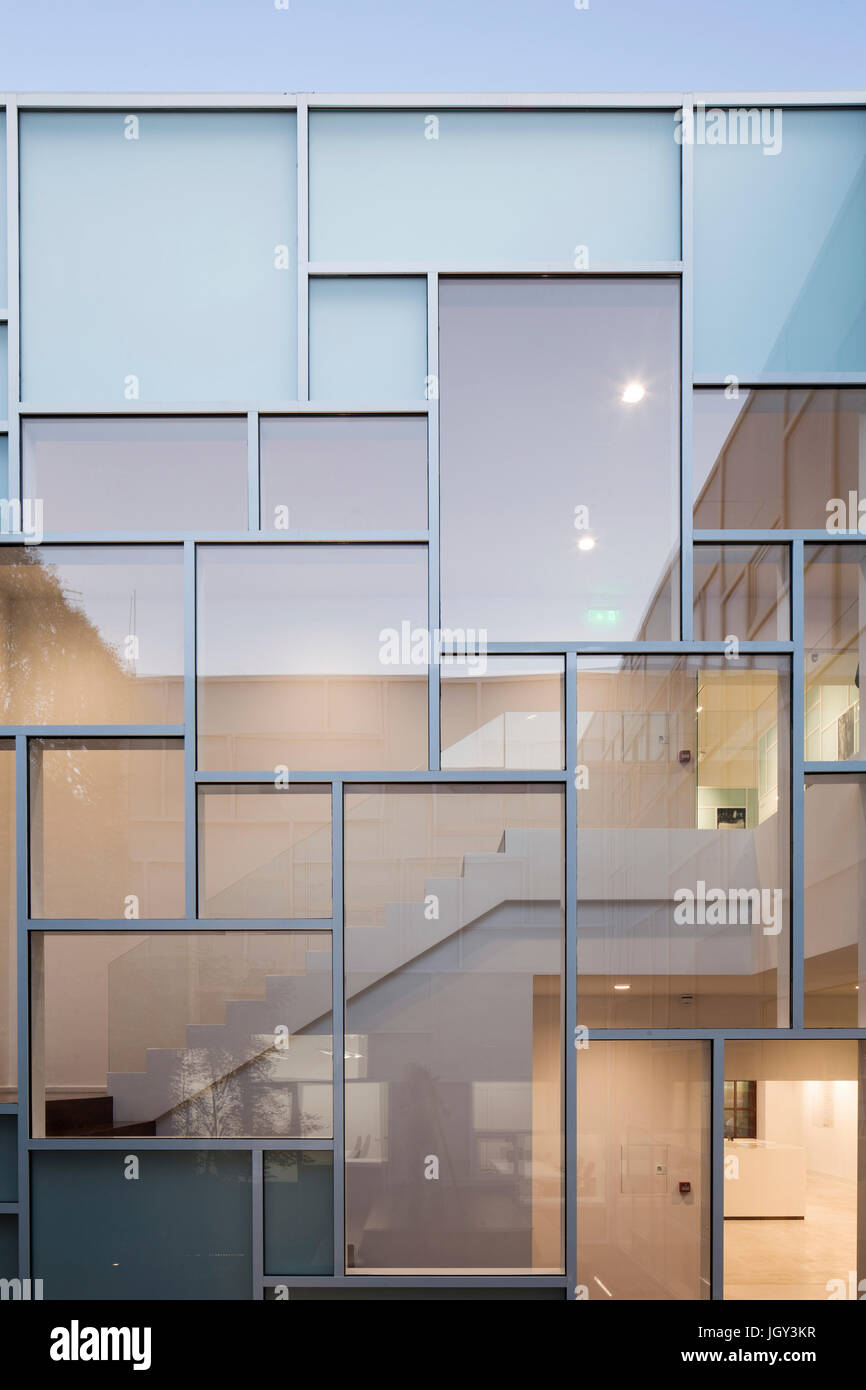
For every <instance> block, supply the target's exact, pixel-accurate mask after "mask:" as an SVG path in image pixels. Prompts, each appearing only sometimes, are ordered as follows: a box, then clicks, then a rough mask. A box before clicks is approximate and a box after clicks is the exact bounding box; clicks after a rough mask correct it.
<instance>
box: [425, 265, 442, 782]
mask: <svg viewBox="0 0 866 1390" xmlns="http://www.w3.org/2000/svg"><path fill="white" fill-rule="evenodd" d="M427 374H428V396H429V397H430V399H429V400H428V415H427V532H428V535H429V542H428V546H427V627H428V630H429V631H430V633H431V641H430V644H429V645H430V651H431V653H435V656H434V659H433V660H431V662H430V665H429V666H428V668H427V739H428V763H429V766H430V768H431V770H434V771H435V770H438V769H439V767H440V757H441V754H440V698H441V680H442V669H441V665H440V662H439V661H438V660H437V659H436V657H437V656H438V654H439V642H438V640H436V638H435V637H434V634H438V633H439V629H440V627H441V594H442V581H441V547H440V534H439V532H440V528H439V478H440V469H439V277H438V275H428V277H427Z"/></svg>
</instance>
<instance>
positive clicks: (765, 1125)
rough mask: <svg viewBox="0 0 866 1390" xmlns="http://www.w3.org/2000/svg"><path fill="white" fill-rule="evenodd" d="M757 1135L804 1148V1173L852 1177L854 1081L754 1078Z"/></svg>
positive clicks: (854, 1156) (854, 1172)
mask: <svg viewBox="0 0 866 1390" xmlns="http://www.w3.org/2000/svg"><path fill="white" fill-rule="evenodd" d="M757 1099H758V1123H757V1137H758V1138H759V1139H769V1140H771V1141H772V1142H773V1143H776V1144H794V1145H796V1146H797V1147H798V1148H805V1150H806V1168H807V1171H808V1172H810V1173H821V1174H825V1175H826V1176H828V1177H833V1178H845V1179H847V1180H849V1181H852V1182H853V1181H856V1178H857V1082H856V1081H759V1082H758V1096H757Z"/></svg>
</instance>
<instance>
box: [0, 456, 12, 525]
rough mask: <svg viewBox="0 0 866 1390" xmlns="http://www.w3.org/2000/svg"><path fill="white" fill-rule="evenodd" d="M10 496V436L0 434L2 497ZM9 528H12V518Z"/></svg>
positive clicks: (0, 487)
mask: <svg viewBox="0 0 866 1390" xmlns="http://www.w3.org/2000/svg"><path fill="white" fill-rule="evenodd" d="M8 496H9V438H8V436H7V435H5V434H0V497H6V498H8ZM9 529H10V530H11V529H12V521H11V520H10V523H9Z"/></svg>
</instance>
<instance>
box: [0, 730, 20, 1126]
mask: <svg viewBox="0 0 866 1390" xmlns="http://www.w3.org/2000/svg"><path fill="white" fill-rule="evenodd" d="M15 885H16V870H15V744H14V743H13V742H12V740H11V739H9V740H6V739H4V740H3V741H2V742H0V1104H3V1103H7V1104H8V1103H9V1102H11V1101H15V1100H16V1099H17V1097H18V1047H17V1042H18V1007H17V999H18V977H17V973H16V965H15V962H16V956H17V952H16V944H17V934H18V918H17V905H16V904H17V897H16V892H15Z"/></svg>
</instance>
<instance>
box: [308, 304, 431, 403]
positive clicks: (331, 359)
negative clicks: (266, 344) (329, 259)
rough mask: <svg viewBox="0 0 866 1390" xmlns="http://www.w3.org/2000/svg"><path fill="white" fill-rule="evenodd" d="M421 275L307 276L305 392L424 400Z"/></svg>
mask: <svg viewBox="0 0 866 1390" xmlns="http://www.w3.org/2000/svg"><path fill="white" fill-rule="evenodd" d="M426 376H427V282H426V280H422V279H420V278H419V279H411V280H410V279H396V278H393V279H392V278H386V277H384V276H370V277H364V278H361V277H358V278H357V279H321V280H311V281H310V399H311V400H314V401H347V402H351V403H352V404H354V403H356V402H357V403H358V404H364V403H366V402H369V401H376V402H382V403H386V402H388V401H422V400H424V394H425V388H426V381H425V378H426Z"/></svg>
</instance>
